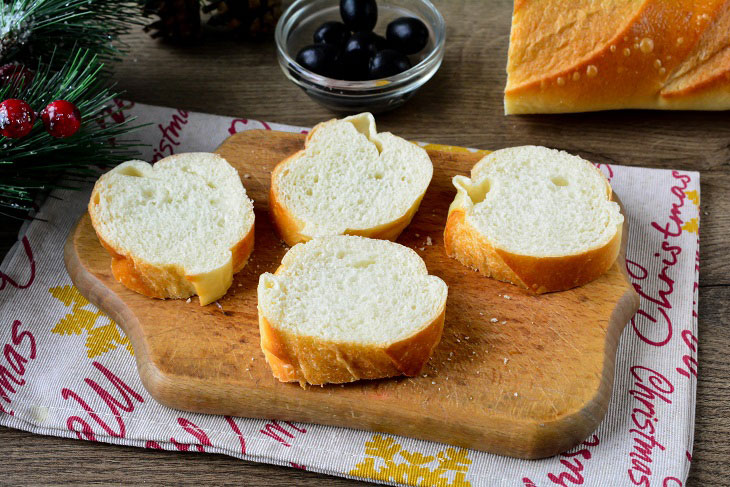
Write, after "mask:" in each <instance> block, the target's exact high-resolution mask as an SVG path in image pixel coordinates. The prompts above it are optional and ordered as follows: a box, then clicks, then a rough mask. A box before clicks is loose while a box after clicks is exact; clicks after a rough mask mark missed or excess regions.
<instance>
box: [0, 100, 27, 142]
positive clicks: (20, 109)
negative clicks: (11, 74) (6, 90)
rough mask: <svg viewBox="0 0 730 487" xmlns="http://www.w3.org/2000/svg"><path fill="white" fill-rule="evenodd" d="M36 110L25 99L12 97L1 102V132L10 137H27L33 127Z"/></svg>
mask: <svg viewBox="0 0 730 487" xmlns="http://www.w3.org/2000/svg"><path fill="white" fill-rule="evenodd" d="M33 123H35V112H34V111H33V109H32V108H31V107H30V105H28V104H27V103H26V102H24V101H23V100H18V99H15V98H11V99H9V100H5V101H4V102H2V103H0V134H2V135H3V136H4V137H8V138H10V139H20V138H21V137H25V136H26V135H28V133H29V132H30V131H31V130H32V129H33Z"/></svg>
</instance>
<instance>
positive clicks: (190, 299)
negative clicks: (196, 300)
mask: <svg viewBox="0 0 730 487" xmlns="http://www.w3.org/2000/svg"><path fill="white" fill-rule="evenodd" d="M192 300H193V298H188V299H186V300H185V302H186V303H190V301H192Z"/></svg>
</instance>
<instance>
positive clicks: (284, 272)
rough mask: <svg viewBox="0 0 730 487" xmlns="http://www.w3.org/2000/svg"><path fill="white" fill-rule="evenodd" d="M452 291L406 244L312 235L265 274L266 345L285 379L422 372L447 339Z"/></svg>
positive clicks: (261, 292)
mask: <svg viewBox="0 0 730 487" xmlns="http://www.w3.org/2000/svg"><path fill="white" fill-rule="evenodd" d="M446 294H447V288H446V284H445V283H444V282H443V281H442V280H441V279H439V278H437V277H435V276H429V275H428V273H427V271H426V267H425V264H424V263H423V260H422V259H421V258H420V257H419V256H418V255H417V254H416V253H415V252H413V251H412V250H411V249H409V248H407V247H403V246H401V245H399V244H395V243H392V242H387V241H382V240H374V239H367V238H363V237H356V236H334V237H323V238H319V239H314V240H311V241H310V242H308V243H305V244H299V245H296V246H294V247H292V249H291V250H290V251H289V252H288V253H287V255H286V256H285V257H284V259H283V260H282V265H281V266H280V267H279V269H278V270H277V271H276V273H275V274H269V273H266V274H262V275H261V277H260V280H259V287H258V303H259V306H258V309H259V329H260V332H261V348H262V350H263V352H264V355H265V357H266V360H267V362H268V363H269V365H270V367H271V370H272V372H273V374H274V376H275V377H276V378H277V379H279V380H280V381H282V382H299V383H300V384H301V385H305V384H319V385H321V384H326V383H344V382H352V381H356V380H360V379H375V378H382V377H392V376H396V375H402V374H405V375H416V374H418V372H419V371H420V370H421V369H422V367H423V366H424V365H425V364H426V363H427V362H428V359H429V358H430V356H431V353H432V351H433V349H434V348H435V347H436V345H437V344H438V342H439V340H440V338H441V333H442V330H443V323H444V313H445V306H446Z"/></svg>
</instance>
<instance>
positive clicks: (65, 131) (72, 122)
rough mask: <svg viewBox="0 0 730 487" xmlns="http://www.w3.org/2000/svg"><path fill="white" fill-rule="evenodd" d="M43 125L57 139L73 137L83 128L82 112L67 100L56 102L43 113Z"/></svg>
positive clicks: (50, 104)
mask: <svg viewBox="0 0 730 487" xmlns="http://www.w3.org/2000/svg"><path fill="white" fill-rule="evenodd" d="M41 119H42V120H43V125H45V126H46V130H47V131H48V133H49V134H51V135H52V136H54V137H56V138H63V137H71V136H72V135H73V134H75V133H76V132H78V130H79V127H81V112H80V111H79V109H78V108H76V105H74V104H73V103H71V102H68V101H66V100H56V101H53V102H51V103H49V104H48V106H46V108H44V109H43V111H42V112H41Z"/></svg>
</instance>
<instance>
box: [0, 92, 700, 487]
mask: <svg viewBox="0 0 730 487" xmlns="http://www.w3.org/2000/svg"><path fill="white" fill-rule="evenodd" d="M117 108H118V110H117V111H115V113H114V114H113V118H114V119H116V120H117V121H119V120H123V119H124V118H128V117H131V116H136V117H138V118H137V121H138V122H142V123H150V125H149V126H147V127H146V128H145V129H143V130H142V131H141V135H138V137H140V138H141V139H142V141H143V142H144V143H146V144H148V146H147V147H148V148H147V149H146V150H145V152H144V154H143V158H144V159H146V160H149V161H155V160H158V159H161V158H162V157H165V156H167V155H169V154H172V153H178V152H189V151H212V150H214V149H215V148H216V147H217V146H218V145H219V144H220V143H221V142H222V141H223V140H224V139H225V138H226V137H228V136H229V135H231V134H233V133H236V132H238V131H242V130H249V129H267V130H284V131H297V132H299V131H303V130H304V129H302V128H300V127H291V126H284V125H278V124H273V123H265V122H259V121H255V120H247V119H240V118H237V119H233V118H229V117H219V116H212V115H205V114H198V113H190V112H186V111H183V110H174V109H168V108H161V107H153V106H145V105H140V104H137V105H134V104H132V103H129V102H122V101H119V102H118V107H117ZM601 170H602V171H603V172H604V174H605V175H606V176H607V177H608V178H609V179H610V180H611V184H612V186H613V188H614V190H615V192H616V193H617V194H618V196H619V197H620V198H621V200H622V201H623V204H624V208H625V212H626V218H627V220H628V224H629V227H630V232H629V235H630V239H629V241H628V250H627V270H628V272H629V275H630V277H631V279H632V281H633V284H634V287H635V288H636V290H637V292H638V293H639V295H640V297H641V307H640V310H639V312H638V313H637V314H636V315H635V317H634V318H633V319H632V320H631V322H630V323H629V324H628V326H627V327H626V330H625V332H624V334H623V336H622V338H621V342H620V345H619V349H618V356H617V362H616V378H615V386H614V389H613V396H612V398H611V403H610V407H609V410H608V413H607V415H606V419H605V420H604V421H603V423H602V424H601V426H600V427H599V428H598V429H597V430H596V431H595V432H594V433H593V434H592V435H591V436H590V437H589V438H588V439H586V440H585V441H584V442H583V443H582V444H581V445H579V446H578V447H576V448H574V449H573V450H571V451H568V452H566V453H563V454H561V455H558V456H556V457H552V458H548V459H544V460H536V461H527V460H516V459H513V458H506V457H500V456H496V455H491V454H488V453H483V452H478V451H473V450H465V449H461V448H455V447H452V446H450V445H444V444H437V443H432V442H427V441H420V440H414V439H410V438H403V437H397V436H392V435H385V434H376V433H369V432H365V431H354V430H348V429H344V428H335V427H329V426H319V425H314V424H300V423H291V422H284V421H275V420H270V421H266V420H260V419H246V418H235V417H228V416H222V417H221V416H212V415H203V414H194V413H186V412H182V411H177V410H172V409H169V408H166V407H164V406H162V405H160V404H158V403H156V402H155V401H154V400H153V399H152V398H151V397H150V396H149V394H148V393H147V392H146V391H145V389H144V388H143V387H142V383H141V382H140V379H139V376H138V374H137V369H136V366H135V361H134V356H133V355H134V350H133V349H132V347H131V346H130V343H129V341H128V339H127V338H126V337H125V335H124V333H123V332H122V330H121V329H120V328H119V327H118V326H117V325H116V324H115V323H114V322H112V321H110V320H109V318H108V317H107V316H106V315H105V314H104V313H103V312H101V311H100V310H98V309H97V308H96V307H94V306H93V305H91V304H90V303H89V302H88V301H87V300H86V299H85V298H84V297H83V296H82V295H81V294H79V292H78V290H76V288H75V287H74V286H73V285H72V283H71V280H70V279H69V277H68V275H67V273H66V271H65V268H64V264H63V245H64V242H65V240H66V236H67V235H68V232H69V231H70V230H71V228H72V226H73V225H74V223H75V222H76V220H77V219H78V218H79V217H80V216H81V215H82V213H83V212H84V210H85V208H86V204H87V201H88V197H89V194H90V189H91V188H90V187H89V188H88V189H87V190H86V191H81V192H72V191H65V190H64V191H54V193H53V194H52V195H51V197H49V198H48V199H47V201H46V202H45V204H44V205H43V206H42V207H41V208H40V210H39V211H38V214H37V215H36V216H37V217H38V219H37V220H35V221H33V222H31V223H29V224H27V225H26V226H25V227H24V228H23V229H22V231H21V232H20V235H19V240H18V242H17V244H16V245H15V246H14V247H13V249H12V250H11V251H10V252H9V253H8V255H7V256H6V257H5V259H4V261H3V263H2V266H1V267H0V319H1V320H2V322H1V323H0V348H2V353H1V354H0V425H4V426H8V427H12V428H18V429H22V430H26V431H31V432H34V433H39V434H45V435H55V436H65V437H68V438H77V439H81V440H87V441H103V442H108V443H116V444H124V445H134V446H138V447H144V448H157V449H164V450H180V451H189V452H216V453H224V454H226V455H231V456H235V457H238V458H245V459H247V460H253V461H260V462H267V463H273V464H277V465H286V466H290V467H295V468H302V469H308V470H313V471H317V472H323V473H327V474H331V475H339V476H344V477H351V478H359V479H366V480H372V481H376V482H382V483H387V484H393V485H438V486H490V487H494V486H518V487H525V486H531V487H536V486H537V487H544V486H555V485H557V486H563V487H568V486H574V485H589V486H614V485H643V486H662V487H677V486H682V485H683V484H684V482H685V481H686V478H687V473H688V471H689V466H690V462H691V459H692V439H693V434H694V413H695V386H696V377H697V360H696V356H697V279H698V274H699V241H698V236H699V219H700V212H699V203H700V181H699V174H698V173H696V172H687V171H681V170H675V171H671V170H655V169H643V168H635V167H624V166H618V165H611V166H608V165H603V166H601Z"/></svg>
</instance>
